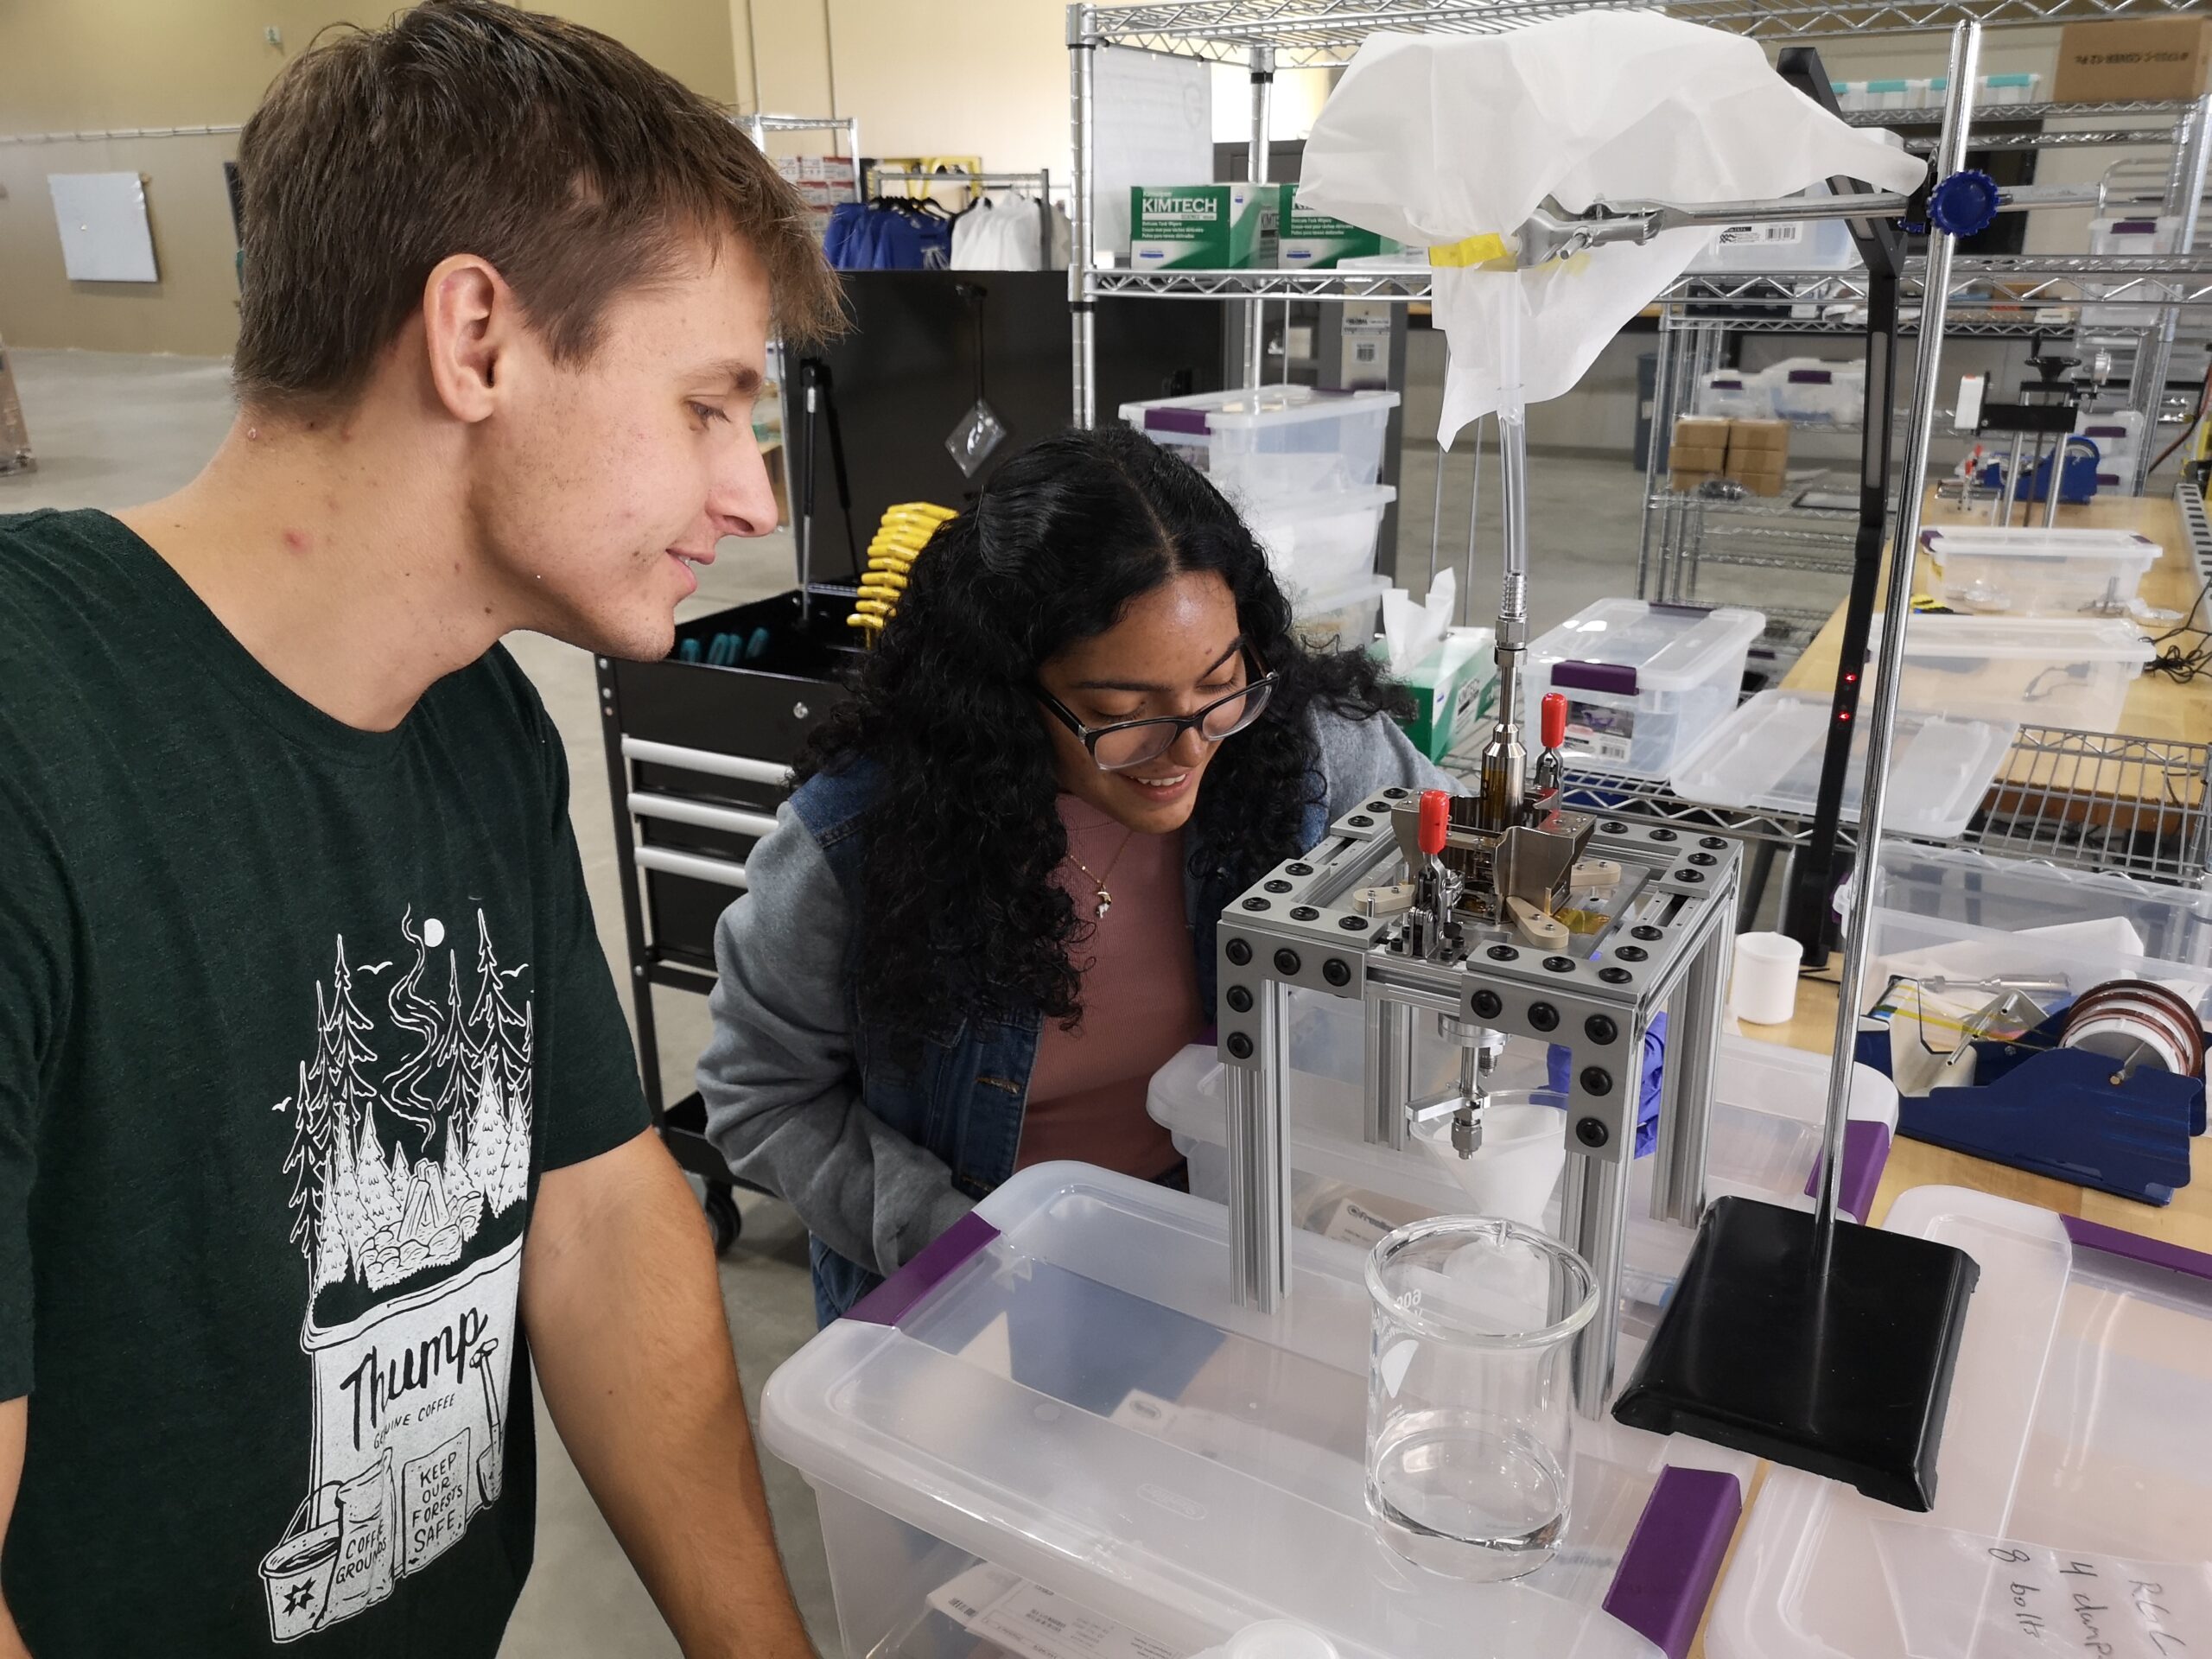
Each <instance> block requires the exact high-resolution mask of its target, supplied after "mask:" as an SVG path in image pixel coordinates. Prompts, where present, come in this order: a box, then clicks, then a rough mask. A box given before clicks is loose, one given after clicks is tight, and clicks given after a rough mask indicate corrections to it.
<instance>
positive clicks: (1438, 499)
mask: <svg viewBox="0 0 2212 1659" xmlns="http://www.w3.org/2000/svg"><path fill="white" fill-rule="evenodd" d="M1444 454H1445V452H1444V448H1443V446H1442V445H1439V446H1438V447H1437V451H1436V495H1435V499H1434V500H1433V501H1432V502H1431V503H1430V505H1429V510H1428V583H1429V587H1430V588H1433V587H1434V586H1435V585H1436V550H1437V548H1438V546H1439V545H1440V542H1441V539H1442V537H1443V531H1444ZM1476 464H1477V465H1478V466H1479V465H1480V464H1481V463H1480V462H1479V461H1478V462H1477V463H1476ZM1421 592H1422V594H1423V595H1424V596H1426V595H1427V592H1428V588H1423V589H1422V590H1421Z"/></svg>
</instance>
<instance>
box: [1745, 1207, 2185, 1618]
mask: <svg viewBox="0 0 2212 1659" xmlns="http://www.w3.org/2000/svg"><path fill="white" fill-rule="evenodd" d="M1884 1225H1885V1228H1886V1229H1887V1230H1890V1231H1892V1232H1899V1233H1908V1234H1911V1235H1913V1236H1917V1237H1922V1238H1929V1239H1935V1240H1937V1241H1939V1242H1941V1243H1946V1244H1950V1245H1955V1246H1956V1247H1957V1248H1958V1249H1961V1250H1964V1251H1965V1252H1966V1253H1967V1255H1970V1256H1972V1257H1973V1258H1974V1262H1975V1263H1976V1264H1977V1265H1978V1266H1979V1267H1980V1270H1981V1276H1980V1283H1979V1284H1978V1285H1977V1286H1976V1287H1975V1289H1974V1296H1973V1298H1972V1300H1970V1301H1969V1302H1968V1304H1967V1324H1966V1334H1965V1338H1964V1340H1963V1341H1962V1342H1961V1345H1960V1351H1959V1359H1958V1369H1957V1371H1956V1373H1955V1380H1954V1382H1953V1383H1952V1387H1951V1395H1950V1406H1949V1409H1948V1414H1947V1416H1946V1417H1945V1420H1944V1424H1943V1433H1942V1449H1941V1452H1940V1454H1939V1457H1938V1461H1937V1465H1936V1506H1935V1508H1934V1510H1931V1511H1930V1512H1929V1513H1928V1514H1926V1515H1911V1514H1908V1513H1906V1512H1904V1511H1903V1510H1896V1509H1891V1508H1890V1507H1888V1506H1886V1505H1885V1504H1881V1503H1876V1502H1875V1501H1873V1500H1872V1499H1870V1498H1867V1497H1862V1496H1860V1495H1859V1493H1857V1492H1855V1491H1852V1490H1851V1488H1849V1487H1848V1486H1845V1485H1841V1484H1837V1483H1835V1482H1833V1481H1827V1480H1821V1479H1820V1478H1816V1477H1814V1476H1811V1475H1807V1474H1804V1473H1802V1472H1800V1471H1796V1470H1793V1469H1783V1468H1775V1469H1771V1470H1770V1471H1768V1474H1767V1478H1766V1481H1765V1484H1764V1487H1763V1489H1762V1491H1761V1492H1760V1495H1759V1497H1758V1502H1757V1503H1755V1504H1753V1506H1752V1508H1751V1516H1750V1517H1749V1519H1748V1520H1746V1521H1745V1524H1744V1529H1743V1533H1742V1535H1741V1536H1740V1538H1739V1539H1738V1543H1737V1548H1736V1554H1735V1558H1734V1562H1733V1565H1732V1566H1731V1567H1730V1568H1729V1572H1728V1577H1727V1579H1726V1581H1725V1582H1724V1583H1723V1584H1722V1585H1721V1586H1720V1592H1719V1596H1718V1598H1717V1599H1716V1600H1715V1603H1714V1606H1713V1617H1712V1619H1711V1621H1710V1622H1709V1624H1707V1630H1706V1651H1707V1653H1708V1654H1710V1655H1712V1656H1713V1659H1830V1656H1834V1655H1844V1654H1848V1655H1850V1656H1851V1659H1908V1656H1923V1655H1960V1656H1965V1655H1967V1654H1969V1653H1973V1654H2000V1653H2018V1652H2041V1651H2044V1649H2046V1648H2050V1649H2065V1650H2068V1651H2072V1652H2082V1653H2094V1652H2098V1651H2111V1652H2113V1653H2144V1654H2153V1653H2159V1652H2171V1653H2174V1654H2177V1655H2178V1654H2182V1653H2188V1652H2196V1651H2199V1650H2201V1649H2202V1645H2203V1637H2204V1633H2205V1630H2206V1628H2207V1626H2206V1624H2205V1622H2204V1621H2205V1619H2206V1618H2207V1616H2208V1613H2212V1573H2208V1570H2207V1568H2206V1567H2205V1566H2204V1564H2203V1558H2204V1554H2205V1517H2206V1516H2208V1515H2212V1412H2208V1411H2207V1410H2206V1409H2205V1405H2204V1402H2205V1401H2206V1400H2207V1399H2208V1398H2212V1256H2207V1255H2202V1254H2201V1253H2199V1252H2196V1251H2193V1250H2186V1249H2180V1248H2178V1247H2177V1246H2174V1245H2171V1244H2165V1243H2158V1242H2157V1241H2154V1240H2152V1239H2148V1238H2143V1237H2139V1236H2136V1235H2134V1234H2131V1233H2125V1232H2121V1231H2120V1230H2117V1229H2114V1228H2110V1227H2105V1226H2101V1225H2100V1224H2097V1223H2095V1222H2090V1221H2083V1220H2082V1219H2080V1218H2079V1217H2072V1216H2067V1217H2060V1216H2056V1215H2054V1214H2052V1213H2051V1212H2050V1211H2047V1210H2039V1209H2035V1208H2032V1207H2031V1206H2029V1205H2024V1204H2016V1203H2013V1202H2012V1201H2011V1200H2009V1199H2005V1198H1993V1197H1992V1196H1990V1195H1989V1194H1987V1193H1982V1192H1967V1191H1965V1190H1963V1189H1961V1188H1959V1187H1950V1186H1923V1187H1916V1188H1915V1189H1914V1190H1912V1191H1911V1192H1906V1193H1904V1194H1903V1195H1901V1196H1900V1197H1899V1198H1898V1199H1897V1203H1896V1205H1894V1206H1893V1207H1892V1208H1891V1211H1890V1215H1889V1218H1888V1219H1887V1221H1886V1222H1885V1224H1884ZM2177 1562H2178V1563H2183V1564H2184V1565H2182V1566H2180V1567H2175V1568H2173V1569H2172V1571H2171V1573H2162V1572H2161V1571H2160V1570H2159V1569H2160V1567H2161V1564H2165V1563H2177ZM2130 1567H2134V1568H2138V1569H2143V1570H2139V1571H2133V1572H2131V1571H2129V1570H2128V1569H2129V1568H2130ZM2151 1582H2158V1583H2159V1584H2161V1586H2162V1591H2161V1593H2159V1594H2158V1595H2156V1596H2134V1595H2131V1593H2130V1586H2131V1584H2144V1583H2151ZM2076 1591H2083V1592H2088V1594H2087V1597H2086V1605H2087V1606H2088V1608H2089V1609H2091V1610H2092V1613H2091V1618H2090V1620H2089V1621H2088V1622H2089V1623H2094V1624H2099V1625H2100V1626H2101V1631H2100V1633H2097V1634H2092V1633H2091V1632H2089V1631H2088V1630H2087V1629H2086V1628H2085V1623H2084V1621H2083V1619H2082V1617H2081V1611H2080V1610H2081V1609H2082V1606H2083V1605H2085V1603H2084V1602H2077V1600H2076V1599H2075V1592H2076ZM2154 1610H2155V1611H2154ZM2023 1611H2030V1612H2032V1613H2034V1614H2035V1615H2036V1617H2037V1621H2038V1622H2039V1626H2040V1635H2038V1632H2037V1626H2033V1625H2029V1624H2024V1623H2023V1622H2022V1621H2020V1620H2019V1619H2018V1617H2017V1615H2018V1614H2019V1613H2020V1612H2023ZM2162 1615H2163V1617H2164V1620H2165V1621H2168V1622H2158V1621H2160V1620H2161V1617H2162ZM2183 1621H2187V1622H2186V1623H2184V1622H2183ZM2151 1630H2161V1631H2163V1632H2165V1633H2168V1634H2169V1635H2170V1636H2176V1637H2180V1638H2181V1639H2180V1640H2179V1641H2163V1642H2162V1641H2153V1640H2152V1639H2151V1637H2150V1636H2149V1634H2148V1632H2149V1631H2151ZM2098 1643H2105V1644H2106V1645H2105V1646H2104V1647H2102V1648H2101V1647H2100V1646H2098V1645H2097V1644H2098ZM2183 1643H2187V1644H2189V1645H2186V1646H2184V1645H2183Z"/></svg>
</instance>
